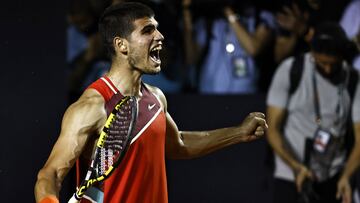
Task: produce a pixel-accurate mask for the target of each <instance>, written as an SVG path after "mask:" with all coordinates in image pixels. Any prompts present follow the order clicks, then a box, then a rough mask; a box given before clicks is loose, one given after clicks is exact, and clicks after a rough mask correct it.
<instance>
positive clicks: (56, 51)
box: [0, 0, 271, 203]
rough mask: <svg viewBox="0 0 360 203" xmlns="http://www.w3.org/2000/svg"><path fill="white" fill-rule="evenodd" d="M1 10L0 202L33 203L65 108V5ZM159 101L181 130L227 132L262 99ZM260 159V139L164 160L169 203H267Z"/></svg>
mask: <svg viewBox="0 0 360 203" xmlns="http://www.w3.org/2000/svg"><path fill="white" fill-rule="evenodd" d="M2 4H3V6H1V8H0V25H1V31H0V53H1V54H0V56H1V61H0V67H1V74H0V75H1V78H0V82H1V83H0V87H1V93H2V96H1V105H0V106H1V109H0V119H1V129H2V134H1V142H0V143H1V145H0V150H1V151H0V194H1V200H0V201H1V202H34V195H33V188H34V184H35V181H36V175H37V172H38V170H39V169H40V168H41V167H42V165H43V164H44V163H45V161H46V159H47V157H48V155H49V153H50V150H51V148H52V145H53V144H54V142H55V140H56V138H57V136H58V133H59V129H60V123H61V118H62V115H63V113H64V110H65V108H66V106H67V104H66V101H67V95H66V80H65V79H66V78H65V69H66V63H65V45H66V43H65V30H66V29H65V28H66V19H65V11H66V1H24V0H17V1H14V0H13V1H5V2H2ZM167 96H168V102H169V112H170V113H171V115H172V116H173V118H174V120H175V121H176V122H177V124H178V126H179V128H180V129H181V130H203V129H214V128H217V127H227V126H231V125H235V124H237V123H239V122H240V121H241V120H242V119H243V118H244V116H245V115H246V114H247V113H249V112H251V111H260V110H261V111H263V110H264V98H265V97H264V95H255V96H219V97H214V96H202V97H201V96H196V95H167ZM266 155H267V151H266V146H265V140H264V139H261V140H258V141H255V142H252V143H245V144H239V145H237V146H232V147H229V148H227V149H224V150H220V151H219V152H217V153H214V154H210V155H208V156H205V157H203V158H198V159H194V160H178V161H173V160H172V161H168V162H167V167H168V183H169V201H170V202H173V203H176V202H243V203H246V202H249V203H250V202H251V203H253V202H254V203H256V202H258V203H260V202H261V203H263V202H270V200H269V196H270V195H269V194H270V193H269V189H270V188H271V187H270V185H269V184H270V183H269V170H268V168H266V165H265V159H266ZM70 177H71V176H70ZM69 179H71V178H67V180H66V182H65V183H64V185H63V190H62V193H61V200H62V201H61V202H66V201H67V199H68V197H69V195H70V193H71V192H73V191H74V188H73V187H71V181H69ZM69 182H70V183H69Z"/></svg>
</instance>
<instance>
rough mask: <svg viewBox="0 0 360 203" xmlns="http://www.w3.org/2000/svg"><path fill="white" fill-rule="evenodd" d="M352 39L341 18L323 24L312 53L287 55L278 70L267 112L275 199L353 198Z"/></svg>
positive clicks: (355, 86)
mask: <svg viewBox="0 0 360 203" xmlns="http://www.w3.org/2000/svg"><path fill="white" fill-rule="evenodd" d="M311 29H312V28H311ZM348 44H349V40H348V39H347V38H346V35H345V33H344V31H343V30H342V29H341V27H340V26H339V25H338V24H337V23H323V24H320V25H318V26H317V27H316V28H315V34H314V37H313V38H312V39H311V52H310V53H307V54H305V55H304V56H303V57H301V58H296V59H295V60H294V57H291V58H289V59H287V60H285V61H284V62H283V63H282V64H281V65H280V66H279V68H278V69H277V71H276V73H275V75H274V78H273V81H272V84H271V87H270V91H269V93H268V98H267V116H268V122H269V131H268V140H269V143H270V145H271V146H272V148H273V150H274V152H275V154H276V156H275V173H274V176H275V187H274V188H275V189H274V202H275V203H289V202H297V200H298V198H299V197H302V198H301V199H300V200H303V202H310V203H312V202H316V203H333V202H334V203H335V202H337V203H340V202H341V200H340V199H342V203H350V202H351V187H350V183H349V182H350V177H351V176H352V175H353V174H354V172H355V171H356V168H358V166H359V164H360V82H359V81H360V80H359V73H358V72H357V71H356V70H353V69H351V66H349V65H348V63H346V61H345V57H346V55H347V54H346V52H347V51H348V49H347V45H348ZM299 64H300V65H299ZM294 70H295V71H294ZM296 74H297V75H296ZM296 78H297V82H295V80H296ZM352 131H354V133H351V132H352ZM353 136H355V141H354V142H351V138H353ZM354 143H355V144H354ZM351 144H354V146H353V148H351ZM346 154H349V156H348V159H346V158H347V156H346ZM305 183H309V184H305ZM299 192H302V193H301V194H303V195H302V196H301V195H299V194H300V193H299ZM307 198H309V199H310V201H309V199H308V201H306V200H307Z"/></svg>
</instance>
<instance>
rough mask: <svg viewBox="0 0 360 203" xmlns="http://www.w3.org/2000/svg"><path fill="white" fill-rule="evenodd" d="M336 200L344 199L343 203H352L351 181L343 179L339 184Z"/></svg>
mask: <svg viewBox="0 0 360 203" xmlns="http://www.w3.org/2000/svg"><path fill="white" fill-rule="evenodd" d="M336 198H337V199H340V198H341V199H342V203H351V199H352V198H351V186H350V183H349V179H348V178H346V177H341V178H340V180H339V182H338V184H337V192H336Z"/></svg>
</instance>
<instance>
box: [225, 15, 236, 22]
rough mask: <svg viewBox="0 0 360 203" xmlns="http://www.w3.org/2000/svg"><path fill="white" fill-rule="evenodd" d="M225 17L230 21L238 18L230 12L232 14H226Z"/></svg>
mask: <svg viewBox="0 0 360 203" xmlns="http://www.w3.org/2000/svg"><path fill="white" fill-rule="evenodd" d="M227 19H228V21H229V22H230V23H235V22H236V21H237V19H238V18H237V16H236V15H234V14H232V15H228V17H227Z"/></svg>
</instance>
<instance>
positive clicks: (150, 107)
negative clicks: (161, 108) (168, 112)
mask: <svg viewBox="0 0 360 203" xmlns="http://www.w3.org/2000/svg"><path fill="white" fill-rule="evenodd" d="M155 105H156V104H152V105H150V104H148V109H149V111H151V109H153V108H154V107H155Z"/></svg>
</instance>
